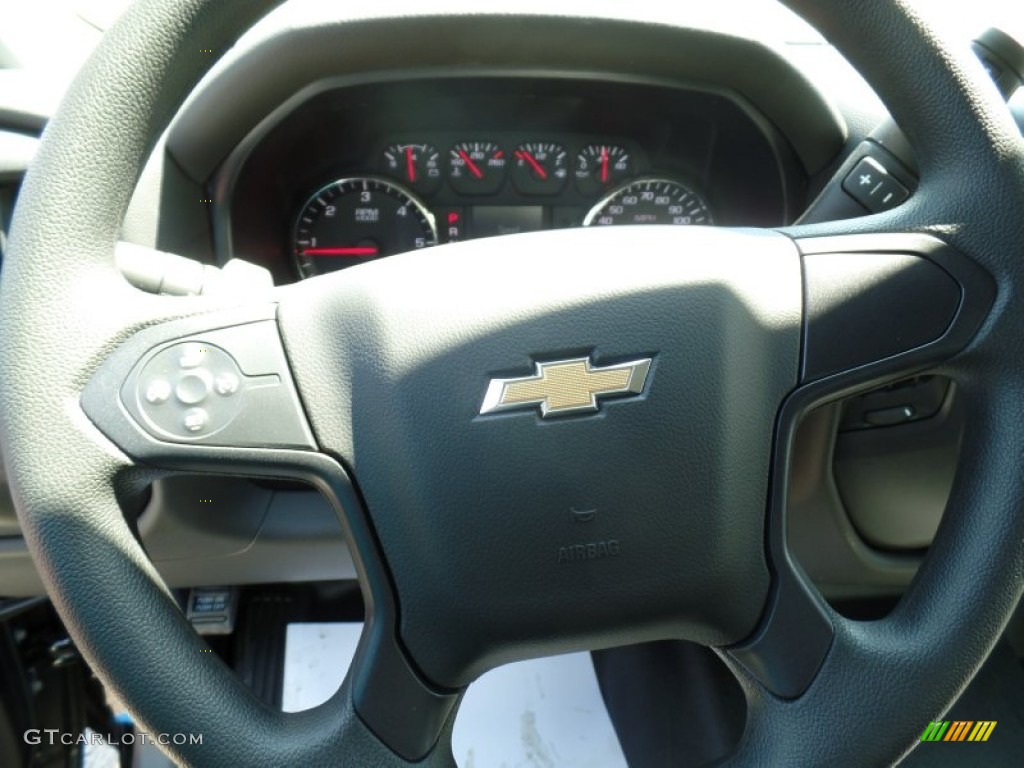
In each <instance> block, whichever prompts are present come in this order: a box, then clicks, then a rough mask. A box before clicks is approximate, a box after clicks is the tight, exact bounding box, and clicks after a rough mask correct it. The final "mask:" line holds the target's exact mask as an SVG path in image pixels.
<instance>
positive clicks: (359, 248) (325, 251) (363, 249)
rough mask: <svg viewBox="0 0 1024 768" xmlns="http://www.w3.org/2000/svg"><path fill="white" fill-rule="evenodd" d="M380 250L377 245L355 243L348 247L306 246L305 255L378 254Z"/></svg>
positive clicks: (303, 253)
mask: <svg viewBox="0 0 1024 768" xmlns="http://www.w3.org/2000/svg"><path fill="white" fill-rule="evenodd" d="M378 253H380V251H379V250H378V249H377V246H375V245H353V246H350V247H347V248H306V249H305V250H304V251H303V252H302V255H303V256H376V255H377V254H378Z"/></svg>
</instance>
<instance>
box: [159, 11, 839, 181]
mask: <svg viewBox="0 0 1024 768" xmlns="http://www.w3.org/2000/svg"><path fill="white" fill-rule="evenodd" d="M527 33H528V34H527ZM609 40H615V41H617V45H615V46H614V47H610V46H609V45H608V41H609ZM268 62H272V65H268ZM445 68H450V69H457V70H458V71H459V73H460V74H461V75H463V76H473V75H476V74H478V73H480V72H483V71H504V72H506V73H513V74H519V73H522V72H524V71H525V72H533V73H536V72H537V71H543V72H545V73H547V74H550V75H556V76H573V75H575V74H578V73H581V72H586V73H590V74H591V75H593V76H597V77H612V78H627V79H628V78H633V77H637V78H641V79H644V80H647V79H654V80H666V81H669V82H672V83H674V84H675V85H676V86H677V87H678V86H682V87H686V88H694V87H697V88H701V87H703V88H718V89H723V90H725V91H731V92H732V93H734V94H736V95H739V96H741V97H743V98H744V99H745V100H747V101H748V102H749V103H750V104H751V105H752V106H753V107H754V109H755V110H757V111H758V112H760V113H762V114H763V115H764V116H765V117H766V118H767V119H768V120H769V121H770V122H771V123H772V124H773V125H774V126H775V127H776V128H777V129H778V130H779V131H780V132H781V133H782V134H783V136H785V137H786V138H787V139H788V141H789V142H790V143H791V144H792V146H793V149H794V151H795V152H796V154H797V156H798V157H799V159H800V161H801V163H802V164H803V166H804V168H805V169H806V170H807V172H808V173H815V172H817V171H819V170H821V169H822V168H823V167H824V166H825V165H826V164H828V162H829V161H831V160H832V159H833V158H834V157H835V155H836V154H837V153H838V152H839V151H840V149H841V148H842V146H843V142H844V140H845V138H846V125H845V122H844V121H843V118H842V117H841V115H840V114H839V112H838V111H837V109H836V108H835V107H834V106H833V105H832V104H830V103H829V102H828V101H827V99H826V98H825V97H824V96H823V95H822V94H821V93H820V92H819V91H818V90H817V89H815V88H814V86H813V85H812V84H811V83H810V82H809V81H808V80H807V79H806V78H805V77H804V76H803V75H802V74H801V73H800V72H798V71H797V70H796V69H795V68H794V67H793V66H792V65H791V64H790V63H789V62H787V61H786V60H785V59H784V58H783V57H782V56H781V55H779V54H778V53H776V52H775V51H773V50H772V49H770V48H768V47H766V46H764V45H763V44H761V43H758V42H755V41H752V40H745V39H742V38H738V37H732V36H729V35H723V34H720V33H715V32H709V31H706V30H694V29H684V28H677V27H671V26H667V25H660V24H648V23H638V22H625V21H617V20H611V19H581V18H566V17H558V16H518V15H517V16H512V15H504V16H499V15H479V16H421V17H403V18H392V19H371V20H359V21H349V22H331V23H325V24H323V25H320V26H315V27H300V28H296V29H289V30H286V31H283V32H281V33H280V34H278V35H276V36H274V37H272V38H270V39H268V40H266V41H265V42H262V43H259V44H257V45H255V46H254V47H253V48H251V49H249V50H247V51H244V52H242V53H240V54H239V56H238V58H236V59H235V60H234V61H233V62H231V63H230V64H228V65H226V67H225V68H224V69H222V70H220V71H219V72H218V73H217V74H216V75H215V76H212V77H210V78H208V79H207V80H206V81H205V82H204V83H203V84H201V86H200V88H199V89H198V90H197V91H196V93H195V94H194V95H193V98H192V99H191V100H190V101H189V103H188V104H186V106H185V107H184V109H183V110H182V111H181V113H179V115H178V118H177V120H176V121H175V123H174V125H173V126H172V128H171V131H170V134H169V138H168V150H169V151H170V152H171V153H172V155H173V156H174V157H175V158H176V159H177V161H178V162H179V163H180V164H181V166H182V168H184V169H185V171H186V172H187V173H189V175H191V176H192V178H193V179H195V180H197V181H205V180H206V179H208V178H209V177H210V176H211V175H212V174H213V172H214V170H215V169H216V168H217V167H218V166H219V165H220V164H221V163H222V162H223V161H224V160H225V159H226V157H227V156H228V154H229V153H230V152H231V151H232V150H233V149H234V147H236V146H237V145H238V144H239V143H240V142H242V140H243V139H244V138H245V137H246V136H247V135H248V134H249V132H250V131H251V130H252V127H253V126H255V125H257V124H259V123H260V122H261V121H263V120H264V119H265V118H266V117H267V116H268V115H270V114H271V113H272V112H273V111H274V110H275V109H276V108H277V107H278V106H279V105H281V104H282V103H284V102H286V101H288V100H289V99H290V98H292V97H293V96H294V95H295V94H297V93H298V92H299V91H302V90H303V89H305V88H307V87H308V86H310V85H311V84H313V83H316V82H318V81H321V80H324V79H327V78H332V77H346V76H349V77H352V76H357V77H360V78H362V80H363V81H364V82H365V81H366V78H367V77H368V75H370V74H371V73H373V75H374V77H379V78H382V79H384V78H387V77H388V75H389V73H390V75H391V76H392V77H394V74H395V73H400V72H405V73H409V72H412V73H419V74H422V73H423V72H425V71H437V70H443V69H445Z"/></svg>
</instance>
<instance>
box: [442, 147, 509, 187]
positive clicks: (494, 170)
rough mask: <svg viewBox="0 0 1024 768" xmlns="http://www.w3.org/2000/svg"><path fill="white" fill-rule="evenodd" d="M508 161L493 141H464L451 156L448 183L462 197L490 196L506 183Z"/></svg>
mask: <svg viewBox="0 0 1024 768" xmlns="http://www.w3.org/2000/svg"><path fill="white" fill-rule="evenodd" d="M507 165H508V158H506V157H505V151H504V150H503V149H502V148H501V147H499V146H498V145H497V144H494V143H492V142H490V141H463V142H462V143H460V144H456V145H455V146H454V147H452V150H451V152H450V153H449V155H448V181H450V182H451V185H452V187H453V188H454V189H455V191H456V192H458V193H460V194H463V195H489V194H493V193H494V192H497V191H498V190H499V189H500V188H501V184H502V182H503V181H505V167H506V166H507Z"/></svg>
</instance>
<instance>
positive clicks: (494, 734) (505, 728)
mask: <svg viewBox="0 0 1024 768" xmlns="http://www.w3.org/2000/svg"><path fill="white" fill-rule="evenodd" d="M361 629H362V625H361V624H356V623H331V624H325V623H311V624H289V625H288V633H287V642H286V649H285V671H284V688H283V691H282V708H283V709H285V710H286V711H296V710H300V709H308V708H309V707H313V706H316V705H317V704H319V703H321V702H322V701H325V700H326V699H328V698H329V697H330V696H331V695H332V694H333V693H334V692H335V691H336V690H337V689H338V686H340V685H341V681H342V679H343V678H344V675H345V671H346V670H347V669H348V666H349V664H350V663H351V661H352V656H353V654H354V652H355V647H356V643H357V642H358V639H359V632H360V631H361ZM452 750H453V752H454V754H455V760H456V762H457V763H458V765H459V766H460V768H491V766H495V767H499V766H500V767H501V768H519V767H520V766H523V767H526V766H529V767H530V768H555V767H556V766H558V767H559V768H561V767H562V766H565V767H566V768H626V760H625V758H624V757H623V755H622V750H621V749H620V748H619V741H618V738H617V737H616V735H615V729H614V728H613V727H612V723H611V720H610V719H609V718H608V713H607V710H606V709H605V706H604V701H603V700H602V698H601V692H600V690H599V689H598V686H597V677H596V675H595V674H594V667H593V664H592V663H591V660H590V654H589V653H576V654H568V655H565V656H555V657H551V658H544V659H535V660H531V661H525V662H519V663H516V664H508V665H505V666H503V667H501V668H499V669H496V670H493V671H492V672H489V673H487V674H485V675H483V676H482V677H481V678H480V679H479V680H477V681H476V682H475V683H473V685H471V686H470V687H469V690H468V691H467V692H466V697H465V700H464V701H463V704H462V707H461V709H460V710H459V715H458V717H457V718H456V721H455V731H454V735H453V738H452Z"/></svg>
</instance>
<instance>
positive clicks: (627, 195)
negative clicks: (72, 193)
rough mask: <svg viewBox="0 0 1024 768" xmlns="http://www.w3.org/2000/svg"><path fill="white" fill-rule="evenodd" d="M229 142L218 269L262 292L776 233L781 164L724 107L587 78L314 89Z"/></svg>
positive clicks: (688, 91)
mask: <svg viewBox="0 0 1024 768" xmlns="http://www.w3.org/2000/svg"><path fill="white" fill-rule="evenodd" d="M314 91H315V92H313V93H310V94H308V95H305V96H304V97H303V98H302V100H301V102H300V103H298V104H296V105H294V106H293V107H290V108H289V109H287V110H285V111H283V112H282V113H281V114H279V115H277V116H275V117H274V118H273V119H272V120H271V121H270V122H269V123H268V124H266V125H263V126H261V128H260V129H258V130H257V131H256V132H254V133H253V134H251V135H250V137H249V138H248V139H247V140H246V142H243V144H242V146H241V147H240V148H239V150H238V151H236V153H235V154H234V155H233V157H232V158H231V159H229V161H228V162H227V163H226V164H225V166H224V167H223V168H222V169H221V172H220V174H219V179H218V181H216V182H215V184H214V188H215V189H223V190H225V195H224V196H225V197H226V200H224V202H223V203H222V204H221V205H220V207H219V209H218V223H219V225H220V226H219V229H218V231H219V232H220V234H221V237H220V238H219V240H218V243H217V249H218V258H219V260H221V261H225V260H227V259H229V258H233V257H242V258H245V259H247V260H250V261H254V262H256V263H258V264H260V265H262V266H264V267H266V268H267V269H269V270H270V271H271V272H272V273H273V275H274V278H275V282H277V283H278V284H281V283H286V282H291V281H294V280H296V279H300V278H303V277H309V276H313V275H316V274H321V273H323V272H328V271H333V270H336V269H341V268H345V267H348V266H351V265H354V264H358V263H361V262H364V261H367V260H370V259H374V258H379V257H383V256H388V255H391V254H394V253H400V252H405V251H412V250H420V249H429V248H430V247H432V246H434V245H438V244H447V243H453V242H458V241H461V240H466V239H473V238H479V237H489V236H495V235H506V234H515V233H520V232H530V231H536V230H544V229H560V228H568V227H578V226H608V225H617V224H665V225H690V224H722V225H729V226H761V227H764V226H777V225H781V224H785V223H787V222H788V221H789V220H790V219H791V217H792V213H793V211H794V210H795V207H796V205H797V203H798V200H799V197H800V195H801V194H802V192H803V189H802V186H801V181H800V175H799V170H798V164H797V163H796V160H795V156H794V155H793V152H792V150H791V149H789V148H788V145H787V144H786V142H785V141H784V139H783V138H782V137H781V136H780V135H779V133H778V132H777V130H776V129H775V128H774V127H773V126H772V125H771V124H770V123H768V121H767V120H765V119H764V117H763V116H761V115H759V114H758V113H757V112H756V110H754V109H753V108H751V107H750V105H749V104H746V103H744V101H743V100H742V99H740V98H739V97H738V96H736V95H730V94H726V93H723V92H715V91H714V90H710V89H698V88H681V87H678V86H670V85H667V84H658V83H652V82H642V81H638V80H636V79H623V78H613V77H604V78H602V77H595V76H588V77H582V76H576V77H569V76H556V77H552V76H540V75H532V76H531V75H511V74H503V75H494V76H475V77H464V76H447V77H432V78H413V79H395V80H390V81H387V82H384V83H375V84H372V85H369V84H366V85H344V84H338V83H337V82H331V81H330V80H327V81H324V82H321V83H319V84H318V85H317V86H316V87H315V89H314Z"/></svg>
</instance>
